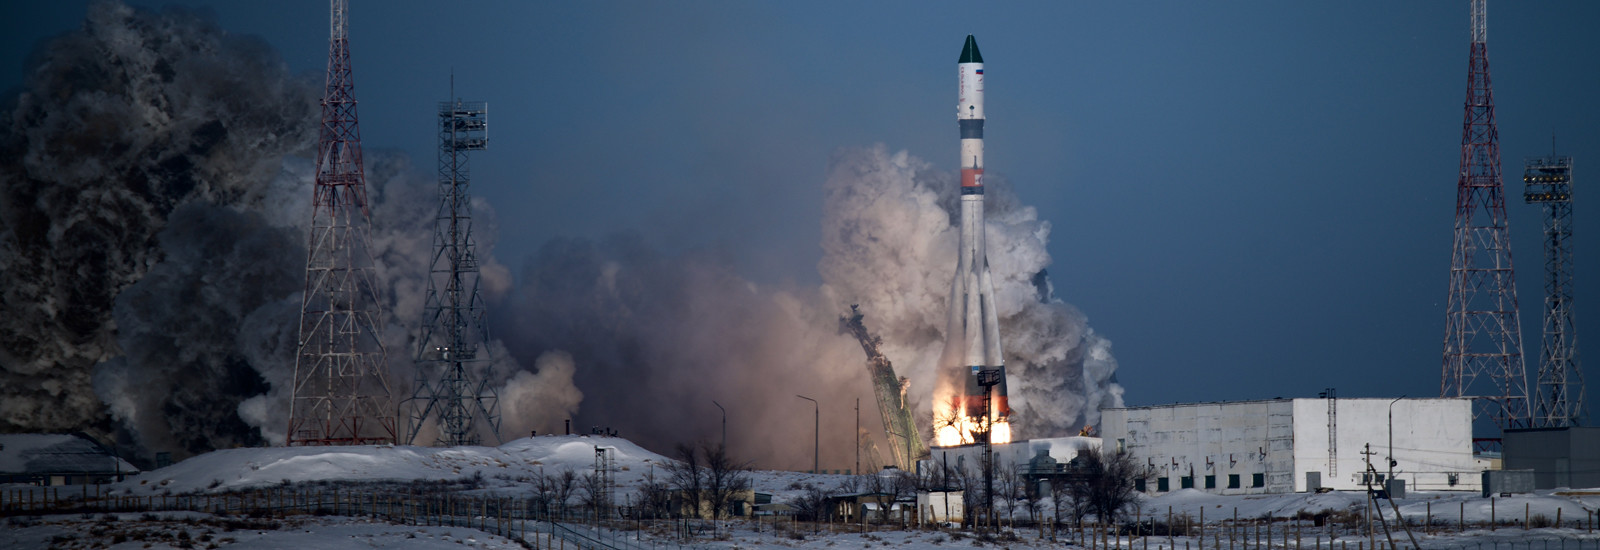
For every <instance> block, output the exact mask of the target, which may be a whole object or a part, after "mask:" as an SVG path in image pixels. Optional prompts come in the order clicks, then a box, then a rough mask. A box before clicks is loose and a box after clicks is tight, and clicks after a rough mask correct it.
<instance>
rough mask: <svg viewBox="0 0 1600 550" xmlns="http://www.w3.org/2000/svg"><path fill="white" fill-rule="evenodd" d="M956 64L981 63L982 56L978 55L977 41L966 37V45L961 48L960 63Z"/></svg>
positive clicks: (970, 36)
mask: <svg viewBox="0 0 1600 550" xmlns="http://www.w3.org/2000/svg"><path fill="white" fill-rule="evenodd" d="M956 63H983V54H981V53H978V39H976V38H973V37H972V35H970V34H969V35H967V44H966V45H964V46H962V47H961V61H957V62H956Z"/></svg>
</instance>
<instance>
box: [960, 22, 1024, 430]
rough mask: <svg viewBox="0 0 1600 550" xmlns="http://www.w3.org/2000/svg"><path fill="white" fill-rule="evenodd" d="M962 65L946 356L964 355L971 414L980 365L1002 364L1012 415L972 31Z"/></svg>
mask: <svg viewBox="0 0 1600 550" xmlns="http://www.w3.org/2000/svg"><path fill="white" fill-rule="evenodd" d="M956 67H957V83H958V90H959V92H958V95H957V98H956V121H957V123H958V124H959V125H960V127H961V243H960V247H961V248H960V252H959V259H958V260H957V265H956V275H955V281H954V283H953V284H952V285H951V289H950V318H949V324H948V330H947V331H946V338H947V340H946V341H945V357H946V361H947V362H948V361H950V358H951V357H956V358H958V359H959V363H960V364H959V366H960V367H962V368H963V369H964V372H963V373H962V375H963V377H964V378H965V384H963V386H964V391H963V393H962V395H963V399H964V402H963V405H964V408H965V409H966V413H967V415H968V416H974V417H976V416H983V415H984V397H985V393H986V388H984V387H982V386H980V385H979V384H978V372H979V371H980V370H998V371H999V373H1000V382H999V384H997V385H995V388H994V394H993V395H992V396H991V397H992V399H991V402H990V404H989V405H990V407H989V413H990V414H992V415H993V416H992V418H997V419H998V418H1004V417H1006V416H1008V415H1010V412H1011V409H1010V407H1008V406H1007V400H1006V385H1005V359H1004V354H1003V352H1002V351H1001V347H1000V320H999V316H998V314H997V313H996V312H995V300H994V281H993V280H992V278H991V277H990V275H989V259H988V256H987V255H986V252H985V251H984V241H985V237H984V222H983V122H984V115H983V57H982V56H981V55H979V53H978V43H977V41H976V40H975V39H974V38H973V37H971V36H968V37H967V43H966V45H965V47H963V48H962V51H961V60H960V62H959V63H958V64H957V65H956Z"/></svg>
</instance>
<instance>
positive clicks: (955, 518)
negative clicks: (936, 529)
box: [917, 489, 966, 525]
mask: <svg viewBox="0 0 1600 550" xmlns="http://www.w3.org/2000/svg"><path fill="white" fill-rule="evenodd" d="M964 496H965V493H964V491H959V490H949V489H947V490H943V491H937V490H936V491H918V492H917V521H918V522H919V523H922V524H924V525H927V524H932V523H961V518H962V516H963V515H965V513H966V512H965V509H964V508H963V507H962V503H963V502H964V501H963V500H962V498H964Z"/></svg>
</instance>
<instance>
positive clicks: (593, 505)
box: [578, 472, 611, 522]
mask: <svg viewBox="0 0 1600 550" xmlns="http://www.w3.org/2000/svg"><path fill="white" fill-rule="evenodd" d="M578 489H579V490H580V491H581V492H582V494H581V495H580V498H579V502H581V503H582V504H583V507H584V508H586V509H588V512H589V515H590V517H593V518H594V520H595V521H596V522H598V521H600V518H601V517H602V516H604V515H605V513H606V508H607V507H609V506H610V504H611V503H610V502H606V500H607V499H606V478H605V476H603V475H600V472H589V473H587V474H583V477H582V478H581V479H580V480H579V484H578Z"/></svg>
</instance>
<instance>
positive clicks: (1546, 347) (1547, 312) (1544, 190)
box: [1522, 156, 1583, 428]
mask: <svg viewBox="0 0 1600 550" xmlns="http://www.w3.org/2000/svg"><path fill="white" fill-rule="evenodd" d="M1522 182H1523V183H1524V184H1525V185H1526V186H1527V187H1526V188H1525V190H1524V191H1523V194H1522V198H1523V199H1524V200H1527V201H1528V203H1529V204H1532V203H1539V204H1540V205H1541V206H1542V207H1543V210H1544V236H1545V241H1544V268H1545V277H1544V339H1543V340H1542V341H1541V342H1540V344H1541V345H1540V349H1539V385H1538V389H1537V391H1536V395H1537V397H1536V400H1535V401H1534V408H1533V425H1534V427H1539V428H1560V427H1566V426H1576V425H1578V421H1579V417H1581V416H1582V414H1583V371H1581V370H1579V369H1578V355H1577V349H1576V345H1575V342H1574V338H1573V337H1574V333H1573V327H1572V157H1556V156H1550V157H1545V158H1537V159H1529V160H1528V161H1527V163H1526V164H1524V166H1523V170H1522Z"/></svg>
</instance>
